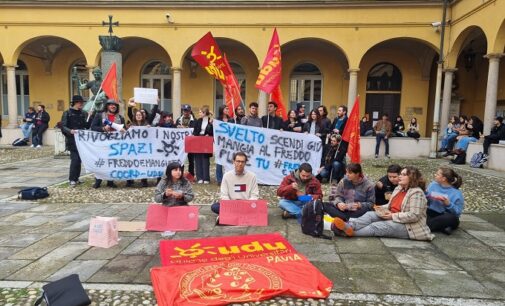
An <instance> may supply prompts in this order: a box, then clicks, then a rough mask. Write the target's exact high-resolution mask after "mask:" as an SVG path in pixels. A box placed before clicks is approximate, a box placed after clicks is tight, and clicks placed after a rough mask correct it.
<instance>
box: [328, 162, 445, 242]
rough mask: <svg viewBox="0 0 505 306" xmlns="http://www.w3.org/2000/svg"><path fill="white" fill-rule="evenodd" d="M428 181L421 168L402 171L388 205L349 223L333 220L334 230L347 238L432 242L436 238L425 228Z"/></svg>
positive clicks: (332, 226)
mask: <svg viewBox="0 0 505 306" xmlns="http://www.w3.org/2000/svg"><path fill="white" fill-rule="evenodd" d="M424 188H425V181H424V178H423V176H422V174H421V172H420V171H419V169H417V168H415V167H412V166H407V167H405V168H403V169H402V171H401V172H400V180H399V182H398V187H396V189H395V191H394V192H393V194H392V195H391V200H390V201H389V203H388V204H386V205H383V206H378V207H376V208H375V211H369V212H367V213H366V214H364V215H363V216H361V217H359V218H351V219H349V221H348V222H346V221H345V220H343V219H341V218H338V217H337V218H334V219H333V222H332V224H331V230H332V231H333V232H334V233H335V235H338V236H341V235H344V236H348V237H390V238H402V239H412V240H428V241H431V240H433V238H434V237H435V236H434V235H433V234H432V233H431V230H430V228H429V227H428V226H427V225H426V208H427V206H426V203H427V200H426V196H425V194H424Z"/></svg>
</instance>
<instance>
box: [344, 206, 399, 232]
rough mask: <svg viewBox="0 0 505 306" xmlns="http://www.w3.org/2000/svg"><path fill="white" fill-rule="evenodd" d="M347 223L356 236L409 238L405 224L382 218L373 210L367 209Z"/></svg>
mask: <svg viewBox="0 0 505 306" xmlns="http://www.w3.org/2000/svg"><path fill="white" fill-rule="evenodd" d="M349 224H350V225H351V226H352V228H353V229H354V236H357V237H372V236H375V237H391V238H403V239H409V232H408V231H407V227H406V226H405V224H402V223H397V222H394V221H393V220H384V219H382V218H380V217H379V216H377V214H376V213H375V211H369V212H367V213H366V214H364V215H363V216H361V217H359V218H357V219H350V220H349Z"/></svg>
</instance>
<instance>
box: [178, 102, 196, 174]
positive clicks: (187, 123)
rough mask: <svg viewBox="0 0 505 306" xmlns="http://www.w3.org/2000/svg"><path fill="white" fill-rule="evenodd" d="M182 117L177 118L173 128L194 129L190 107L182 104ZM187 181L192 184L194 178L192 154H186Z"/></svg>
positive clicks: (193, 156)
mask: <svg viewBox="0 0 505 306" xmlns="http://www.w3.org/2000/svg"><path fill="white" fill-rule="evenodd" d="M181 109H182V116H180V117H179V118H177V120H176V121H175V126H176V127H177V128H181V129H183V128H194V127H195V118H194V116H193V113H192V112H191V105H189V104H183V105H182V108H181ZM188 173H189V174H190V175H189V178H188V180H189V181H191V182H193V180H194V177H195V155H194V154H193V153H188Z"/></svg>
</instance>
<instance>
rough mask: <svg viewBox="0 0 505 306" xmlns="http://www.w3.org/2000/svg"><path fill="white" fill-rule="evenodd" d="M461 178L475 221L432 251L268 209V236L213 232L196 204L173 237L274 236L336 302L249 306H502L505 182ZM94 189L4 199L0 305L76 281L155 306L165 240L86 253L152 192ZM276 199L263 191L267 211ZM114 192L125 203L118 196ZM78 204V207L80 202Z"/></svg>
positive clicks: (425, 164)
mask: <svg viewBox="0 0 505 306" xmlns="http://www.w3.org/2000/svg"><path fill="white" fill-rule="evenodd" d="M68 162H69V161H68V160H61V159H56V160H55V159H49V158H44V159H36V160H25V161H22V162H15V163H4V164H2V165H0V190H6V191H5V193H4V195H6V196H7V194H8V193H9V192H10V194H11V195H12V194H15V191H16V190H15V189H14V188H12V187H13V186H12V185H8V184H12V183H9V181H12V180H16V179H18V180H19V181H23V178H31V179H32V182H33V180H36V179H38V178H41V179H40V180H39V181H35V182H37V183H36V184H35V183H34V185H39V184H40V185H52V184H55V183H58V182H62V181H65V180H66V176H67V172H66V171H67V168H66V167H68ZM389 162H390V161H385V160H372V161H364V168H365V171H366V173H367V174H368V175H369V176H370V177H372V178H374V179H376V178H377V177H379V176H380V175H382V173H383V172H384V169H385V167H386V166H387V164H389ZM391 162H399V163H401V164H402V165H406V164H412V165H416V166H418V167H419V168H421V169H422V171H423V173H425V174H428V173H430V175H429V176H431V173H434V172H435V169H436V168H437V167H438V165H440V164H444V163H446V161H443V160H442V161H441V160H402V161H391ZM6 168H18V169H15V170H5V169H6ZM10 171H14V172H10ZM458 171H459V172H460V173H461V174H462V175H463V177H464V180H465V185H463V186H464V188H465V189H464V192H465V196H466V197H467V202H468V207H467V208H468V209H467V212H471V213H466V214H464V215H463V216H462V219H461V227H460V229H458V230H456V231H455V232H454V233H453V235H451V236H446V235H443V234H437V235H436V236H437V237H436V238H435V240H434V241H433V242H431V243H428V242H417V241H407V240H397V239H387V238H352V239H346V238H341V237H336V238H335V239H334V240H322V239H313V238H311V237H309V236H305V235H303V234H302V233H301V231H300V227H299V225H298V224H297V223H296V221H295V220H282V219H281V218H280V211H279V210H278V209H275V208H273V209H270V210H269V226H268V227H250V228H247V227H245V228H233V227H216V226H215V225H214V222H213V221H214V215H213V214H212V213H211V212H210V209H209V206H208V205H199V211H200V222H199V224H200V227H199V230H198V231H196V232H186V233H182V232H181V233H177V234H176V235H175V236H173V237H171V239H186V238H195V237H209V236H227V235H240V234H253V233H265V232H279V233H281V234H282V235H283V236H285V237H286V238H287V239H288V240H289V242H290V243H291V244H292V245H293V246H294V247H295V248H296V249H297V250H298V251H299V252H300V253H302V254H304V255H305V256H306V257H307V258H308V259H309V260H310V261H311V262H312V263H313V264H314V265H315V266H317V267H318V268H319V269H320V270H321V271H322V272H323V273H324V274H325V275H326V276H327V277H328V278H330V279H331V280H332V281H333V282H334V287H333V290H332V295H331V296H330V298H328V299H326V300H321V301H320V300H299V299H292V298H286V297H279V298H276V299H273V300H270V301H264V302H258V303H246V304H244V305H406V304H407V305H423V304H424V305H503V304H505V214H504V213H503V206H504V203H503V199H501V198H500V197H501V196H502V195H503V188H504V185H505V184H503V183H504V180H505V176H504V174H503V173H499V172H493V171H486V170H481V169H476V170H474V169H470V168H468V167H467V166H466V167H460V168H459V170H458ZM427 176H428V175H427ZM90 182H91V179H89V180H87V182H86V183H85V184H84V186H79V187H77V188H75V189H71V188H70V187H68V186H67V185H66V184H62V185H60V186H53V187H50V191H51V197H50V198H48V199H47V200H46V201H43V202H42V201H39V202H29V201H16V200H12V199H6V198H4V199H3V200H1V201H0V233H1V234H0V305H33V301H34V299H35V298H36V297H37V296H38V295H39V291H38V290H39V288H40V287H41V286H42V285H43V284H44V283H46V282H48V281H53V280H56V279H59V278H61V277H63V276H65V275H68V274H70V273H76V272H77V273H79V276H80V279H81V281H83V283H84V285H85V288H86V289H87V290H88V293H89V295H90V297H91V298H92V300H93V305H154V304H155V299H154V296H153V293H152V289H151V287H150V278H149V269H150V268H151V267H153V266H158V265H159V264H160V263H159V256H158V242H159V240H160V239H161V236H160V233H154V232H121V233H120V237H121V241H120V243H119V244H118V245H117V246H114V247H112V248H109V249H101V248H95V247H89V246H88V245H87V229H88V227H89V219H90V217H91V216H95V215H102V216H117V217H119V218H120V220H128V221H130V220H145V212H146V207H147V205H148V203H149V202H150V200H151V197H152V192H153V188H154V187H150V188H131V189H126V188H119V189H114V190H112V189H109V188H105V187H104V188H101V189H99V190H97V191H95V190H94V189H91V188H90V187H89V184H90ZM24 183H27V184H29V183H30V180H28V182H26V181H24ZM151 184H153V185H154V182H151ZM9 186H10V187H9ZM14 187H15V186H14ZM204 187H205V189H204ZM217 188H218V187H217V185H206V186H203V185H195V190H196V192H197V194H198V201H197V202H198V203H210V202H211V201H210V199H213V198H214V197H215V196H216V194H215V193H216V192H217ZM274 190H275V189H274V188H271V187H261V192H262V195H266V196H265V197H267V196H268V197H269V199H270V201H271V202H272V203H273V206H275V201H273V200H275V197H274V196H272V194H273V191H274ZM121 192H124V193H122V194H121ZM205 192H207V193H208V194H205ZM114 193H118V194H120V195H121V196H120V197H119V196H118V197H119V198H116V196H115V195H114ZM0 194H1V193H0ZM76 197H83V198H84V197H85V199H86V201H87V202H86V203H84V202H83V201H82V200H81V199H82V198H79V200H76V199H75V198H76ZM107 197H110V198H109V201H107ZM65 198H66V199H67V201H64V199H65ZM125 198H126V200H125ZM200 198H201V200H200ZM469 199H471V200H469ZM490 202H492V203H490Z"/></svg>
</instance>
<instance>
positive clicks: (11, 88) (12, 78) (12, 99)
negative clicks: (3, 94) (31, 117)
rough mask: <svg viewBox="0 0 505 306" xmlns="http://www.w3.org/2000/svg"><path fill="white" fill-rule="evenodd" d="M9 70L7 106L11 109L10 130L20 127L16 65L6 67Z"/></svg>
mask: <svg viewBox="0 0 505 306" xmlns="http://www.w3.org/2000/svg"><path fill="white" fill-rule="evenodd" d="M4 67H5V70H7V104H8V107H9V124H8V125H7V127H8V128H15V127H17V126H18V102H17V93H16V67H17V66H15V65H4Z"/></svg>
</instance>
